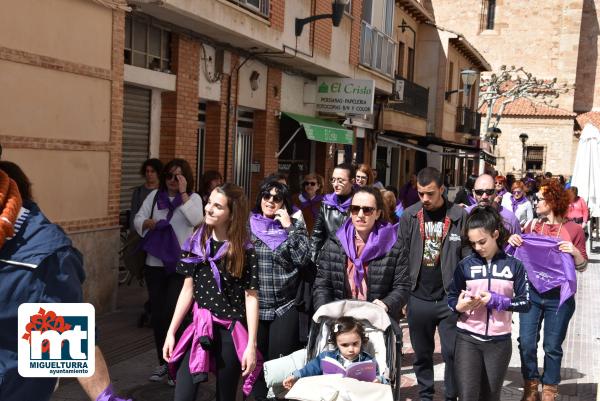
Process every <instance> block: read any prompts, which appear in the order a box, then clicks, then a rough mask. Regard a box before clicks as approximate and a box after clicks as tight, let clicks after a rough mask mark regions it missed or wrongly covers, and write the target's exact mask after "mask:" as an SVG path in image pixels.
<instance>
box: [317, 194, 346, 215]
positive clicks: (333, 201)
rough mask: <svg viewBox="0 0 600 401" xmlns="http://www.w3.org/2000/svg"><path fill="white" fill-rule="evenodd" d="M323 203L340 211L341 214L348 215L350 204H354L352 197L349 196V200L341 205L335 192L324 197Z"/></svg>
mask: <svg viewBox="0 0 600 401" xmlns="http://www.w3.org/2000/svg"><path fill="white" fill-rule="evenodd" d="M323 203H324V204H326V205H329V206H332V207H334V208H336V209H337V210H339V211H340V212H341V213H347V212H348V208H349V207H350V204H351V203H352V196H351V195H348V199H346V200H345V201H344V203H342V204H340V203H339V200H338V196H337V194H336V193H335V192H333V193H330V194H327V195H325V196H324V197H323Z"/></svg>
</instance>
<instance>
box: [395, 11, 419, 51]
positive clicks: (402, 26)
mask: <svg viewBox="0 0 600 401" xmlns="http://www.w3.org/2000/svg"><path fill="white" fill-rule="evenodd" d="M398 28H400V30H401V32H402V33H404V32H406V30H407V29H408V30H409V31H411V32H412V34H413V46H412V48H413V50H414V49H415V45H416V43H415V42H416V41H417V32H416V31H415V30H414V29H413V28H412V27H411V26H410V25H408V24H407V23H406V21H405V20H404V18H402V24H401V25H398Z"/></svg>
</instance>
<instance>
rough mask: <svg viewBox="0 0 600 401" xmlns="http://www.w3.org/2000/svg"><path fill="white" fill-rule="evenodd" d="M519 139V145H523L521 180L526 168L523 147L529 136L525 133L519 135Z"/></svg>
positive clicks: (525, 156)
mask: <svg viewBox="0 0 600 401" xmlns="http://www.w3.org/2000/svg"><path fill="white" fill-rule="evenodd" d="M519 139H520V140H521V143H522V144H523V162H522V163H521V178H523V177H525V169H526V167H527V165H526V159H527V146H526V145H525V144H526V143H527V140H528V139H529V135H527V134H526V133H524V132H523V133H522V134H521V135H519Z"/></svg>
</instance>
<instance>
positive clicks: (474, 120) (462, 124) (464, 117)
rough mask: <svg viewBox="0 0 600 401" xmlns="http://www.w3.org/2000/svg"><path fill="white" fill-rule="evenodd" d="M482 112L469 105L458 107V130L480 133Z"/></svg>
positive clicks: (474, 133)
mask: <svg viewBox="0 0 600 401" xmlns="http://www.w3.org/2000/svg"><path fill="white" fill-rule="evenodd" d="M480 126H481V114H480V113H477V112H476V111H473V110H472V109H469V108H467V107H457V109H456V132H464V133H466V134H472V135H479V128H480Z"/></svg>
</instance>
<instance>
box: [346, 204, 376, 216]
mask: <svg viewBox="0 0 600 401" xmlns="http://www.w3.org/2000/svg"><path fill="white" fill-rule="evenodd" d="M349 209H350V213H352V216H356V215H358V212H360V211H361V210H362V211H363V214H364V215H365V216H370V215H372V214H373V213H374V212H375V210H377V208H375V207H371V206H357V205H350V208H349Z"/></svg>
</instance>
